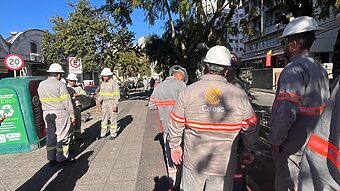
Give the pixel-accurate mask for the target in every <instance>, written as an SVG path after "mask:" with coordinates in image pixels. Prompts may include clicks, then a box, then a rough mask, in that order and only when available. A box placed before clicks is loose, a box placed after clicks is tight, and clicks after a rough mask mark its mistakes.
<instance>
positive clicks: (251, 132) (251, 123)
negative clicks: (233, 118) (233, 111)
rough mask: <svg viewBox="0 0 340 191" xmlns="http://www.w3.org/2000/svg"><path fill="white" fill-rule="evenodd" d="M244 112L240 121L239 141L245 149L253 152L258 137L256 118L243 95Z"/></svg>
mask: <svg viewBox="0 0 340 191" xmlns="http://www.w3.org/2000/svg"><path fill="white" fill-rule="evenodd" d="M243 99H244V101H243V102H244V104H245V110H244V115H243V120H242V129H241V132H240V133H241V139H242V143H243V146H244V147H245V149H247V150H249V151H252V152H253V151H255V149H256V146H257V140H258V137H259V127H258V123H257V122H258V120H257V116H256V114H255V112H254V110H253V108H252V106H251V104H250V102H249V100H248V97H247V96H246V95H244V98H243Z"/></svg>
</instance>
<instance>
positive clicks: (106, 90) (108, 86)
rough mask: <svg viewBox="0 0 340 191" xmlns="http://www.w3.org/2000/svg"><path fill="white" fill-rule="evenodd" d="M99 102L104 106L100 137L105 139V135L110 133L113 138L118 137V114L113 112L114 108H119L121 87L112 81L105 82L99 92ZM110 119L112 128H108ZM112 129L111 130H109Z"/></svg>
mask: <svg viewBox="0 0 340 191" xmlns="http://www.w3.org/2000/svg"><path fill="white" fill-rule="evenodd" d="M97 98H98V101H99V103H101V106H102V122H101V131H100V137H105V135H106V134H107V133H108V131H110V135H111V136H116V134H117V112H113V108H114V107H115V108H118V100H119V98H120V93H119V86H118V84H117V83H116V82H115V81H114V80H112V79H110V80H108V81H106V82H105V81H103V82H102V83H101V84H100V89H99V92H98V97H97ZM109 119H110V122H111V126H110V127H109V126H108V121H109ZM108 129H110V130H108Z"/></svg>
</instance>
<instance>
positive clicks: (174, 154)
mask: <svg viewBox="0 0 340 191" xmlns="http://www.w3.org/2000/svg"><path fill="white" fill-rule="evenodd" d="M182 155H183V150H182V147H177V148H176V149H171V159H172V162H173V163H174V164H176V165H179V164H181V163H182Z"/></svg>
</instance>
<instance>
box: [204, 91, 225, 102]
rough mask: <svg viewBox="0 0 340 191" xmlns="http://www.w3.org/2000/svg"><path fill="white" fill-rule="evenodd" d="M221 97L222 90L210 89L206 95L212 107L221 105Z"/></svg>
mask: <svg viewBox="0 0 340 191" xmlns="http://www.w3.org/2000/svg"><path fill="white" fill-rule="evenodd" d="M221 97H222V93H221V90H219V89H217V88H210V89H209V90H208V91H207V92H205V95H204V98H205V100H206V101H207V102H208V103H209V104H211V105H216V104H219V103H220V101H221Z"/></svg>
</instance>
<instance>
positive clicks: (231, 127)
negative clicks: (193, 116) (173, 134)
mask: <svg viewBox="0 0 340 191" xmlns="http://www.w3.org/2000/svg"><path fill="white" fill-rule="evenodd" d="M185 124H186V125H187V126H188V127H190V128H191V129H195V130H199V131H215V132H221V131H222V132H236V131H240V130H241V128H242V127H243V126H244V125H243V124H222V123H202V122H191V121H188V120H187V121H186V123H185Z"/></svg>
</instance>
